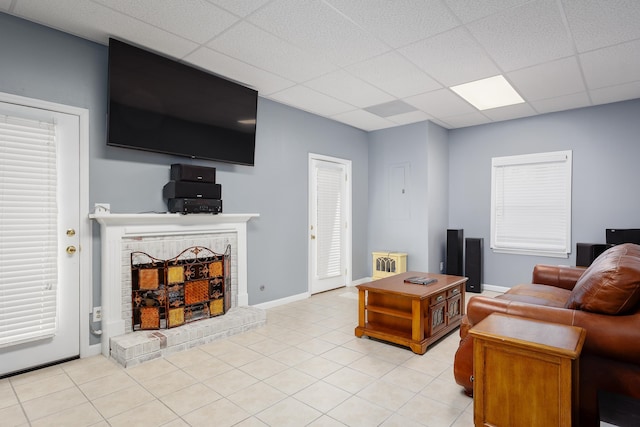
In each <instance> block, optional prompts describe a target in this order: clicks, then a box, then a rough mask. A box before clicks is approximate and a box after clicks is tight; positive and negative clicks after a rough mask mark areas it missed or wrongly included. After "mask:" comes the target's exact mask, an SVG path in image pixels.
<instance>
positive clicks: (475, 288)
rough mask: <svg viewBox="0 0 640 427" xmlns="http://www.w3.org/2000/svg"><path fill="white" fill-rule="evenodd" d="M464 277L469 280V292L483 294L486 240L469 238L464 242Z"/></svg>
mask: <svg viewBox="0 0 640 427" xmlns="http://www.w3.org/2000/svg"><path fill="white" fill-rule="evenodd" d="M464 244H465V246H464V275H465V276H467V277H468V278H469V280H467V292H477V293H480V292H482V270H483V256H482V253H483V248H484V239H478V238H474V237H468V238H466V239H465V241H464Z"/></svg>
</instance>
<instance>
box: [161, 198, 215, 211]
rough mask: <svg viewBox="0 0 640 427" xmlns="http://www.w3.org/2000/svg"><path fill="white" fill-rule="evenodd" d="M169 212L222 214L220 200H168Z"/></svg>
mask: <svg viewBox="0 0 640 427" xmlns="http://www.w3.org/2000/svg"><path fill="white" fill-rule="evenodd" d="M167 207H168V208H169V212H173V213H183V214H188V213H211V214H219V213H222V200H215V199H184V198H183V199H169V200H167Z"/></svg>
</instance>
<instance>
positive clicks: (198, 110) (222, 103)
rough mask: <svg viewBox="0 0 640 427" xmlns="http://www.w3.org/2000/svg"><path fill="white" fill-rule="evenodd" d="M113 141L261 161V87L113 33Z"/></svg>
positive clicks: (110, 93) (196, 155)
mask: <svg viewBox="0 0 640 427" xmlns="http://www.w3.org/2000/svg"><path fill="white" fill-rule="evenodd" d="M108 99H109V105H108V118H107V145H112V146H117V147H125V148H133V149H137V150H145V151H153V152H159V153H166V154H173V155H177V156H186V157H191V158H197V159H207V160H215V161H220V162H227V163H235V164H242V165H250V166H253V165H254V157H255V135H256V115H257V103H258V92H257V91H255V90H253V89H250V88H247V87H245V86H242V85H239V84H237V83H235V82H232V81H229V80H226V79H224V78H221V77H218V76H215V75H213V74H210V73H207V72H204V71H202V70H199V69H196V68H194V67H190V66H188V65H185V64H183V63H180V62H178V61H174V60H172V59H169V58H166V57H164V56H161V55H158V54H155V53H152V52H149V51H147V50H144V49H140V48H138V47H135V46H131V45H129V44H127V43H124V42H121V41H119V40H115V39H109V90H108Z"/></svg>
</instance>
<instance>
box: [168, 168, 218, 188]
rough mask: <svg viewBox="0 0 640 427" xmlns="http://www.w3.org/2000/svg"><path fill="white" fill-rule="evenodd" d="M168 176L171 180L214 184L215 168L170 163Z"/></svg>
mask: <svg viewBox="0 0 640 427" xmlns="http://www.w3.org/2000/svg"><path fill="white" fill-rule="evenodd" d="M170 176H171V180H172V181H191V182H208V183H210V184H215V182H216V168H210V167H206V166H193V165H183V164H181V163H174V164H172V165H171V173H170Z"/></svg>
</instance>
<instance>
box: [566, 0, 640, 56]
mask: <svg viewBox="0 0 640 427" xmlns="http://www.w3.org/2000/svg"><path fill="white" fill-rule="evenodd" d="M563 4H564V10H565V14H566V16H567V21H568V22H569V28H571V32H572V34H573V37H574V39H575V42H576V47H577V48H578V51H579V52H586V51H589V50H593V49H598V48H601V47H606V46H611V45H614V44H617V43H622V42H626V41H630V40H634V39H638V38H640V2H638V1H637V0H606V1H604V0H563Z"/></svg>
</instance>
